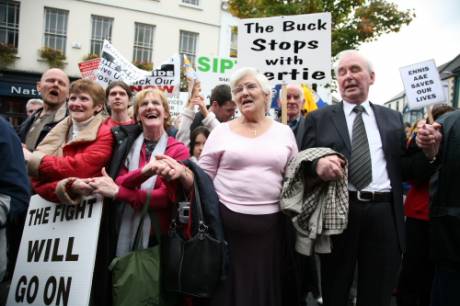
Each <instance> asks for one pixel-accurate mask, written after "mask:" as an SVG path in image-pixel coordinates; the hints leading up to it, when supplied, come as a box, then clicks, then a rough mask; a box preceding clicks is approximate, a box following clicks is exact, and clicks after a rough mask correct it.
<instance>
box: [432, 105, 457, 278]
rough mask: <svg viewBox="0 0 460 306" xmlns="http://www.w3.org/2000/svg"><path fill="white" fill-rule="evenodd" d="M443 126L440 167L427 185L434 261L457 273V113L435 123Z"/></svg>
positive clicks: (443, 117) (449, 114)
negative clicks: (428, 188) (429, 194)
mask: <svg viewBox="0 0 460 306" xmlns="http://www.w3.org/2000/svg"><path fill="white" fill-rule="evenodd" d="M437 121H438V122H440V123H441V124H442V125H443V143H442V146H441V152H440V154H439V155H438V159H439V161H440V167H439V170H438V172H437V173H436V175H435V176H434V177H433V179H432V181H431V185H430V192H431V195H432V198H431V207H430V210H431V212H430V218H431V253H432V257H433V260H434V261H435V262H436V263H437V264H439V265H443V266H447V267H449V268H451V269H452V268H453V269H456V271H460V198H459V196H458V183H459V182H460V159H459V157H460V111H455V112H452V113H448V114H446V115H444V116H442V117H441V118H440V119H439V120H437Z"/></svg>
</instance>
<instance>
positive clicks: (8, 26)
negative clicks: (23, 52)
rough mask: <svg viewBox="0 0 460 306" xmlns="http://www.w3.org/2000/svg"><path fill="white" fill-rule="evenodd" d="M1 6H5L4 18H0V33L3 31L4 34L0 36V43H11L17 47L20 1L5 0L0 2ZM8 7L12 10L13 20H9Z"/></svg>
mask: <svg viewBox="0 0 460 306" xmlns="http://www.w3.org/2000/svg"><path fill="white" fill-rule="evenodd" d="M0 6H1V7H5V15H4V16H5V20H4V22H2V20H0V33H1V32H2V31H4V36H3V35H2V36H3V37H2V36H0V43H1V44H5V45H11V46H14V48H16V52H17V48H18V40H19V15H20V14H19V12H20V9H21V2H19V1H6V2H2V3H0ZM10 9H12V10H13V20H12V22H9V19H10V18H9V17H10V15H9V13H10Z"/></svg>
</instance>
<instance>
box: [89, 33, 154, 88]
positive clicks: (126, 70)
mask: <svg viewBox="0 0 460 306" xmlns="http://www.w3.org/2000/svg"><path fill="white" fill-rule="evenodd" d="M148 75H149V72H148V71H145V70H141V69H139V68H137V67H136V66H134V65H133V64H131V63H130V62H129V61H128V60H126V59H125V58H124V57H123V55H122V54H121V53H120V52H118V50H117V49H115V47H114V46H112V44H111V43H110V42H109V41H107V40H104V44H103V46H102V52H101V63H100V65H99V69H98V70H97V72H96V81H97V82H98V83H99V84H101V86H102V87H104V88H105V87H107V85H109V84H110V82H111V81H117V80H118V81H124V82H125V83H127V84H132V83H134V82H136V81H138V80H140V79H142V78H144V77H146V76H148Z"/></svg>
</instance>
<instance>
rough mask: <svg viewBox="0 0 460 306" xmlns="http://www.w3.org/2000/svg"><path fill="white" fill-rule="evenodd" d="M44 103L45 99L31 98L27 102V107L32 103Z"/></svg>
mask: <svg viewBox="0 0 460 306" xmlns="http://www.w3.org/2000/svg"><path fill="white" fill-rule="evenodd" d="M33 104H35V105H43V100H42V99H29V101H27V104H26V108H28V107H29V106H30V105H33Z"/></svg>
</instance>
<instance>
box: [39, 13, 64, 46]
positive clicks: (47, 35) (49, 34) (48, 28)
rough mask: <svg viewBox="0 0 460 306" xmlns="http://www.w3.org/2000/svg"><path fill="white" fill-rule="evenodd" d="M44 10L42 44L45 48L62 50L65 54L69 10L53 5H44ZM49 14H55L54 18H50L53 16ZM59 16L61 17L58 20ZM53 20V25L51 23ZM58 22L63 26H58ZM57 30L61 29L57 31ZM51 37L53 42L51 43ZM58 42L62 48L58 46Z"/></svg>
mask: <svg viewBox="0 0 460 306" xmlns="http://www.w3.org/2000/svg"><path fill="white" fill-rule="evenodd" d="M44 10H45V12H44V14H43V19H44V21H43V27H44V29H43V46H44V47H46V48H51V49H55V50H59V51H61V52H62V54H63V55H65V54H66V47H67V28H68V23H69V11H67V10H63V9H59V8H54V7H45V8H44ZM51 14H55V15H56V17H55V20H52V17H53V16H52V15H51ZM48 17H49V20H48ZM60 18H63V19H62V20H60ZM53 21H54V25H51V23H52V22H53ZM59 23H62V25H63V27H59ZM52 26H54V28H52ZM53 30H54V32H53ZM59 30H61V31H60V32H59ZM53 39H54V43H51V41H53ZM59 42H60V43H61V44H62V48H60V47H58V43H59Z"/></svg>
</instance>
